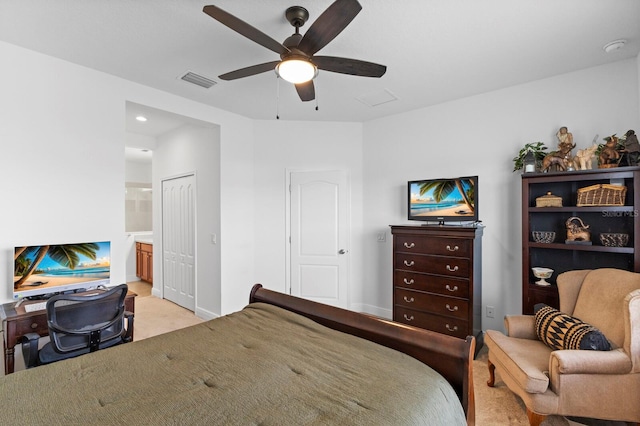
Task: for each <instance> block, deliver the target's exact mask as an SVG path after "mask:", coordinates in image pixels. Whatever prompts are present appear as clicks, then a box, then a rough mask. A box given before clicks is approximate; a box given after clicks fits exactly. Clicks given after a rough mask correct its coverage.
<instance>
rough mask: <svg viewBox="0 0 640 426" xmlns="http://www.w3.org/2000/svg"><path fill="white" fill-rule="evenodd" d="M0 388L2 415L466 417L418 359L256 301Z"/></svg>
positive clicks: (297, 420) (109, 419) (25, 419)
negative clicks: (241, 307)
mask: <svg viewBox="0 0 640 426" xmlns="http://www.w3.org/2000/svg"><path fill="white" fill-rule="evenodd" d="M0 388H1V392H2V401H3V407H2V410H0V424H11V423H22V424H30V425H38V424H43V425H44V424H66V425H72V424H73V425H76V424H78V425H79V424H110V425H115V424H127V425H134V424H135V425H146V424H148V425H176V424H181V425H205V424H206V425H215V424H224V425H234V424H238V425H247V424H261V425H285V424H286V425H289V424H290V425H326V424H339V425H383V424H388V425H421V424H429V425H465V424H466V420H465V414H464V411H463V408H462V406H461V404H460V401H459V399H458V397H457V395H456V393H455V392H454V390H453V388H452V387H451V386H450V385H449V383H448V382H447V381H446V380H445V379H444V378H443V377H442V376H441V375H440V374H438V373H437V372H435V371H434V370H432V369H431V368H430V367H428V366H426V365H425V364H423V363H421V362H419V361H417V360H416V359H414V358H412V357H410V356H408V355H405V354H403V353H400V352H397V351H395V350H393V349H389V348H386V347H384V346H381V345H378V344H376V343H372V342H370V341H368V340H364V339H361V338H358V337H355V336H352V335H349V334H345V333H341V332H338V331H335V330H332V329H329V328H327V327H324V326H322V325H319V324H317V323H315V322H313V321H311V320H309V319H307V318H305V317H302V316H300V315H297V314H295V313H292V312H289V311H286V310H284V309H281V308H278V307H276V306H273V305H269V304H264V303H253V304H250V305H248V306H247V307H245V308H244V309H243V310H241V311H239V312H236V313H233V314H231V315H227V316H224V317H220V318H217V319H214V320H210V321H207V322H204V323H201V324H198V325H195V326H192V327H188V328H185V329H181V330H176V331H173V332H171V333H167V334H163V335H159V336H155V337H152V338H149V339H145V340H141V341H138V342H133V343H128V344H124V345H120V346H117V347H114V348H110V349H105V350H102V351H98V352H94V353H91V354H87V355H84V356H81V357H78V358H74V359H70V360H66V361H61V362H57V363H55V364H50V365H45V366H40V367H36V368H33V369H30V370H25V371H20V372H16V373H14V374H11V375H8V376H5V377H3V378H2V379H1V380H0Z"/></svg>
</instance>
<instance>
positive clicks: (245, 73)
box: [218, 61, 280, 80]
mask: <svg viewBox="0 0 640 426" xmlns="http://www.w3.org/2000/svg"><path fill="white" fill-rule="evenodd" d="M279 63H280V61H271V62H265V63H264V64H258V65H252V66H250V67H246V68H240V69H239V70H235V71H230V72H228V73H226V74H222V75H219V76H218V78H219V79H220V80H236V79H238V78H243V77H249V76H252V75H256V74H260V73H263V72H267V71H273V70H274V69H275V67H276V65H278V64H279Z"/></svg>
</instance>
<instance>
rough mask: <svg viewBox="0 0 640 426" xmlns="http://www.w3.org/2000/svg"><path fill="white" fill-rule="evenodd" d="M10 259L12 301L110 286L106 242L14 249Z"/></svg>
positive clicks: (108, 246)
mask: <svg viewBox="0 0 640 426" xmlns="http://www.w3.org/2000/svg"><path fill="white" fill-rule="evenodd" d="M13 259H14V269H13V298H14V299H15V300H18V299H22V298H25V297H32V298H35V297H41V296H48V295H53V294H56V293H61V292H65V291H71V290H77V289H82V288H85V289H89V288H96V287H98V286H100V285H104V286H108V285H109V282H110V272H111V242H110V241H101V242H87V243H71V244H58V245H54V244H50V245H40V246H17V247H15V248H14V257H13Z"/></svg>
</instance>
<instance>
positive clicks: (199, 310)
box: [195, 308, 220, 320]
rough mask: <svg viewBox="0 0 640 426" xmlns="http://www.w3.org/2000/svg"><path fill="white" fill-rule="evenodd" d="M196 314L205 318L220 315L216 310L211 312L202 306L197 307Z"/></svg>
mask: <svg viewBox="0 0 640 426" xmlns="http://www.w3.org/2000/svg"><path fill="white" fill-rule="evenodd" d="M195 314H196V316H197V317H198V318H202V319H203V320H212V319H215V318H218V317H219V316H220V315H218V314H216V313H214V312H210V311H207V310H206V309H202V308H196V312H195Z"/></svg>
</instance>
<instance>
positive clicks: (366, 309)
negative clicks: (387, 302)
mask: <svg viewBox="0 0 640 426" xmlns="http://www.w3.org/2000/svg"><path fill="white" fill-rule="evenodd" d="M351 310H352V311H356V312H362V313H365V314H369V315H374V316H376V317H380V318H385V319H388V320H390V319H392V318H393V311H392V310H391V309H383V308H380V307H378V306H373V305H367V304H364V303H353V304H352V305H351Z"/></svg>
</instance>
